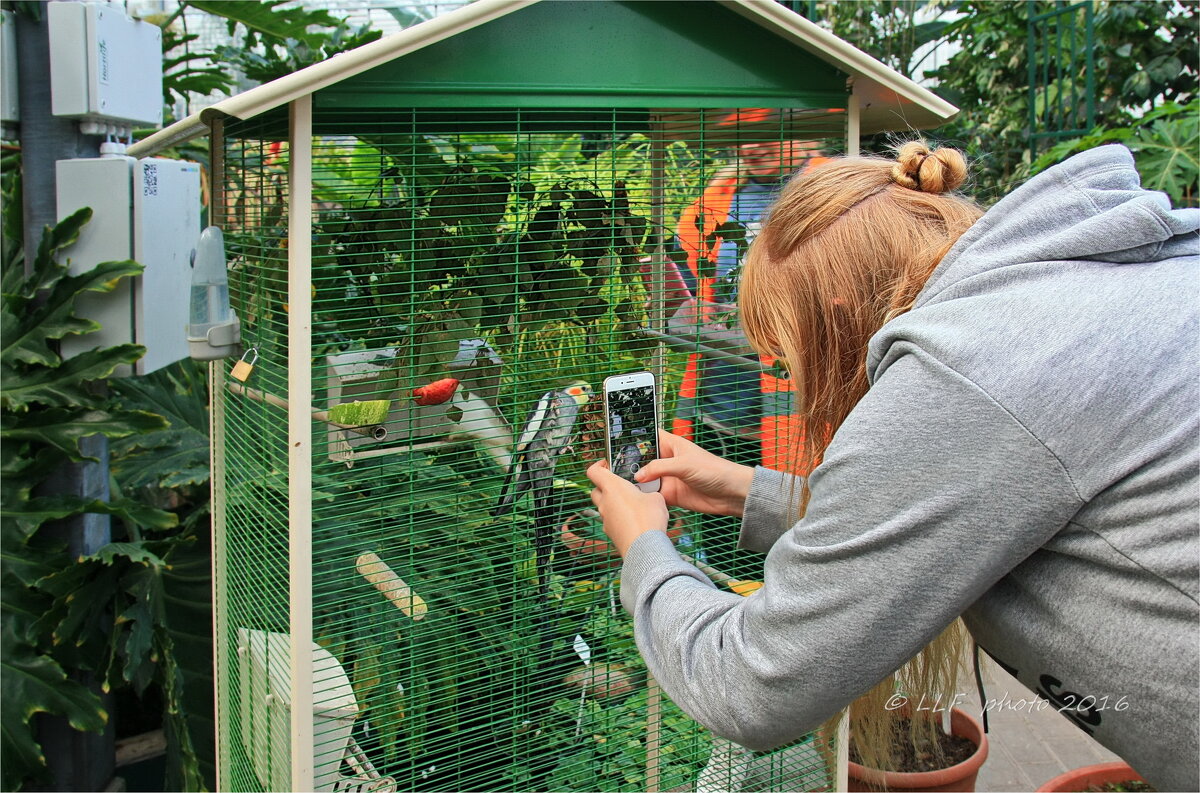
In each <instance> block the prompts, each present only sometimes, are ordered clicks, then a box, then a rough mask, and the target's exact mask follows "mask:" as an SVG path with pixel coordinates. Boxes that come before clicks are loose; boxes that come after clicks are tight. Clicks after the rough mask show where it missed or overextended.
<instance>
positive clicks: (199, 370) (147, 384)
mask: <svg viewBox="0 0 1200 793" xmlns="http://www.w3.org/2000/svg"><path fill="white" fill-rule="evenodd" d="M112 386H113V390H114V391H115V392H116V393H117V394H119V395H120V397H121V401H122V402H123V404H124V405H125V406H126V407H130V408H137V409H139V410H145V411H149V412H152V413H155V414H157V415H160V416H162V417H163V418H164V419H166V420H167V422H168V424H169V426H167V427H166V428H165V429H162V430H159V431H156V432H148V433H145V434H139V435H131V436H129V437H127V438H124V439H121V440H117V441H114V442H113V443H112V444H111V445H110V447H109V450H110V453H111V454H112V469H113V474H114V475H115V476H116V477H117V479H118V480H120V482H121V484H122V486H123V487H125V488H127V489H128V488H140V487H146V486H154V487H161V488H172V487H179V486H181V485H200V484H204V483H205V482H207V481H208V477H209V448H208V406H207V401H208V400H207V382H206V379H205V369H204V365H203V364H199V363H197V362H195V361H192V360H184V361H180V362H179V363H176V364H173V365H171V366H168V367H166V368H163V369H160V370H158V371H157V372H154V373H153V374H150V375H147V376H145V377H138V378H126V379H124V380H119V381H116V382H114V383H113V384H112Z"/></svg>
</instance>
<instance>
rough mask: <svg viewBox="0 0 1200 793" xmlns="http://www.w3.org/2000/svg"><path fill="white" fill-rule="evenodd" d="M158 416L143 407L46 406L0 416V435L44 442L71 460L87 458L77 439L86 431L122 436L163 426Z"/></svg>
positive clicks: (11, 438)
mask: <svg viewBox="0 0 1200 793" xmlns="http://www.w3.org/2000/svg"><path fill="white" fill-rule="evenodd" d="M166 426H167V422H166V421H165V420H164V419H163V418H162V416H156V415H154V414H153V413H146V412H144V411H140V410H138V411H131V410H119V411H105V410H88V409H86V408H82V409H81V408H47V409H46V410H38V411H31V412H29V413H25V414H16V415H13V414H8V415H5V416H3V417H0V438H5V439H8V440H18V441H22V440H23V441H35V442H38V441H40V442H42V443H47V444H49V445H51V446H53V447H54V448H56V449H58V450H59V451H61V452H62V453H63V454H65V455H67V456H68V457H69V458H70V459H72V460H75V461H82V460H90V459H93V458H90V457H85V456H84V455H83V454H81V453H80V451H79V439H80V438H84V437H87V436H89V435H97V434H99V435H105V436H107V437H110V438H122V437H125V436H126V435H132V434H134V433H138V432H151V431H154V430H160V429H164V428H165V427H166Z"/></svg>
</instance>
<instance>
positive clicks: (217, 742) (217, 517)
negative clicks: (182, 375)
mask: <svg viewBox="0 0 1200 793" xmlns="http://www.w3.org/2000/svg"><path fill="white" fill-rule="evenodd" d="M208 151H209V163H210V166H209V191H208V200H209V204H208V222H209V223H210V224H211V225H214V226H217V227H219V228H221V229H222V231H224V230H225V122H224V120H222V119H216V120H214V121H213V123H212V134H211V135H210V137H209V146H208ZM224 386H225V361H224V360H216V361H212V362H211V363H210V364H209V365H208V402H209V414H208V420H209V428H208V429H209V432H208V438H209V441H208V443H209V447H208V448H209V459H210V462H211V465H210V469H209V488H210V495H211V498H210V500H209V504H210V507H209V515H210V519H211V521H212V605H213V610H212V657H213V660H212V664H213V666H212V668H213V725H214V728H215V731H216V734H215V735H214V736H213V746H214V747H215V748H216V751H215V752H213V761H214V763H215V765H216V774H217V787H216V789H217V790H231V789H232V788H231V782H230V780H229V778H228V773H229V771H228V768H229V765H228V763H227V762H226V760H225V757H226V756H227V753H228V752H229V751H230V750H229V744H228V742H227V741H222V740H221V730H222V727H223V726H224V723H225V721H224V719H225V718H226V715H227V714H228V713H229V712H230V710H229V703H228V702H227V701H225V699H224V698H223V697H222V694H221V689H222V684H223V683H224V682H225V681H227V680H232V679H233V678H232V677H231V674H232V670H230V669H229V667H228V665H227V664H226V663H225V660H224V659H225V653H224V652H223V650H224V649H225V647H226V644H225V642H226V638H225V637H226V635H227V634H226V633H225V611H224V607H225V591H226V590H225V579H224V577H223V576H224V574H225V564H226V563H225V558H224V553H225V393H224Z"/></svg>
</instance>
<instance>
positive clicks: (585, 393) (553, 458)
mask: <svg viewBox="0 0 1200 793" xmlns="http://www.w3.org/2000/svg"><path fill="white" fill-rule="evenodd" d="M591 396H592V388H591V386H589V385H588V384H587V383H585V382H582V381H577V382H574V383H571V384H570V385H569V386H567V387H566V388H564V389H563V390H561V391H547V392H546V393H545V394H543V395H542V398H541V399H540V400H538V403H537V407H535V408H534V409H533V412H531V413H530V414H529V418H528V420H526V422H525V428H524V429H523V430H522V431H521V437H520V439H519V440H518V441H517V443H516V446H515V447H514V448H513V463H512V467H511V468H509V470H508V475H507V476H506V477H505V478H504V484H503V485H502V486H501V489H500V493H501V495H500V500H499V502H498V503H497V504H496V507H495V509H493V510H492V516H493V517H501V516H503V515H506V514H508V513H509V512H511V511H512V508H513V505H514V504H515V503H516V501H517V499H518V498H520V497H521V494H522V493H524V492H525V491H526V490H529V491H531V492H532V494H533V521H534V555H535V562H536V567H537V577H538V591H539V593H540V594H541V595H542V597H543V598H548V597H549V565H550V548H551V543H552V542H553V537H554V532H555V528H556V527H555V526H554V515H553V514H552V509H551V507H552V504H551V501H552V496H553V488H554V467H555V465H556V464H557V462H558V456H559V455H561V454H562V453H563V452H565V451H567V450H568V449H569V448H570V446H571V441H572V439H573V438H574V436H575V433H576V426H575V425H576V419H577V418H578V416H579V413H580V411H581V410H582V409H583V406H584V405H586V404H587V403H588V400H589V399H590V398H591Z"/></svg>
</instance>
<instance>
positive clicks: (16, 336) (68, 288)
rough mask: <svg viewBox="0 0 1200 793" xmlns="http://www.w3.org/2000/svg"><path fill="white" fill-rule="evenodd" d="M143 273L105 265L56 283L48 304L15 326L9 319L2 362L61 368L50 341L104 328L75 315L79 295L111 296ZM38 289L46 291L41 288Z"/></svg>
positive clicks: (134, 267)
mask: <svg viewBox="0 0 1200 793" xmlns="http://www.w3.org/2000/svg"><path fill="white" fill-rule="evenodd" d="M76 214H78V213H76ZM59 225H60V226H61V225H62V224H59ZM140 272H142V266H141V265H140V264H138V263H136V262H132V261H121V262H102V263H100V264H98V265H96V266H95V267H94V268H92V269H91V270H88V271H87V272H85V273H81V274H80V275H75V276H69V277H65V278H61V279H55V285H54V288H53V289H51V290H50V292H49V294H48V295H46V299H45V302H44V303H42V304H41V305H40V306H38V307H37V308H36V309H35V310H34V311H32V312H30V313H28V314H27V315H25V314H23V315H22V316H21V317H20V318H19V319H18V320H17V321H15V322H14V321H13V320H11V319H9V318H8V317H7V316H6V317H5V322H4V331H5V338H4V341H3V343H2V345H0V361H2V362H3V363H5V364H7V365H9V366H12V365H13V364H14V363H15V362H16V361H21V362H23V363H28V364H42V365H45V366H55V365H57V363H58V361H59V357H58V355H56V354H55V353H54V352H52V351H51V350H50V348H49V347H48V346H47V345H46V341H47V340H50V339H61V338H62V337H63V336H66V335H67V334H69V333H75V334H86V333H91V332H92V331H94V330H97V329H99V327H100V326H99V325H98V324H96V323H95V322H93V321H91V320H88V319H81V318H79V317H76V316H74V314H73V313H72V312H73V311H74V310H75V300H76V298H78V296H79V294H80V293H81V292H111V291H112V290H113V289H115V288H116V282H117V281H118V280H119V279H121V278H123V277H125V276H130V275H137V274H138V273H140ZM38 288H39V289H41V288H44V287H43V286H41V285H38Z"/></svg>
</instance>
